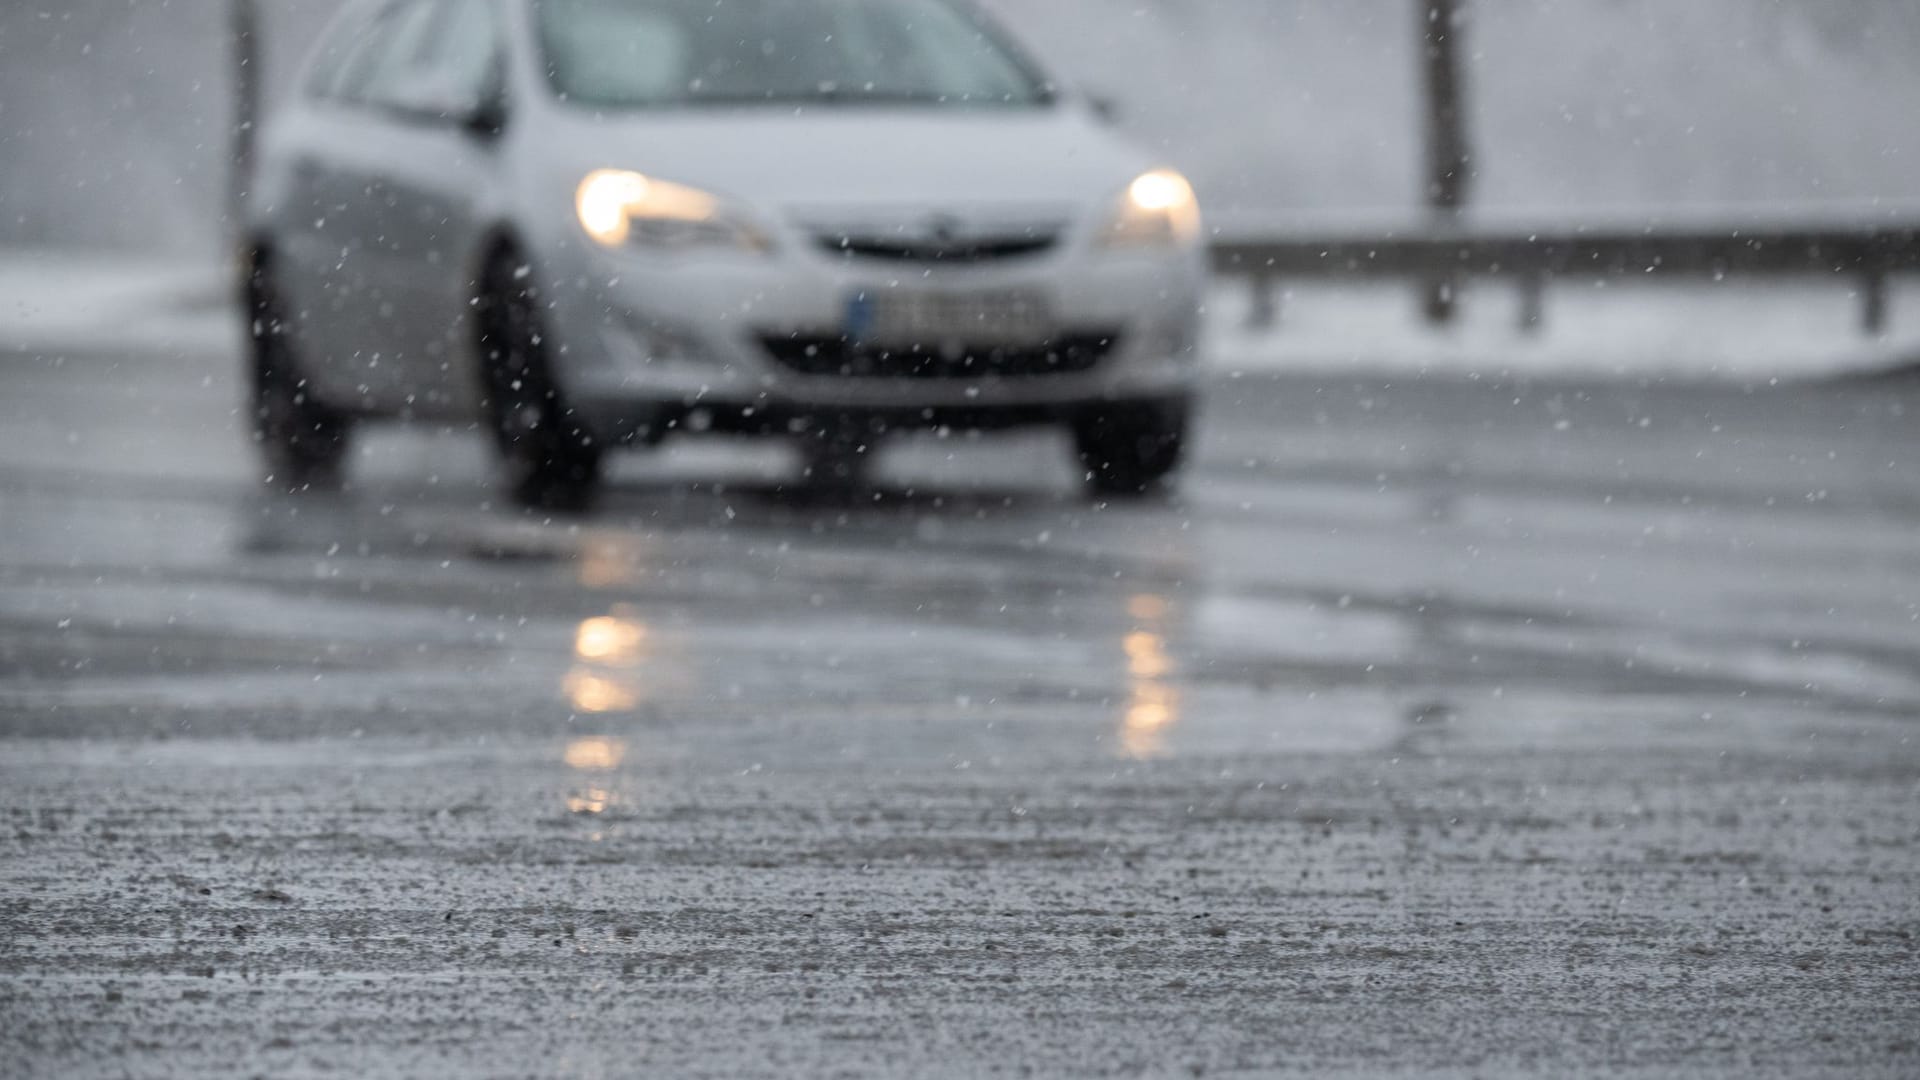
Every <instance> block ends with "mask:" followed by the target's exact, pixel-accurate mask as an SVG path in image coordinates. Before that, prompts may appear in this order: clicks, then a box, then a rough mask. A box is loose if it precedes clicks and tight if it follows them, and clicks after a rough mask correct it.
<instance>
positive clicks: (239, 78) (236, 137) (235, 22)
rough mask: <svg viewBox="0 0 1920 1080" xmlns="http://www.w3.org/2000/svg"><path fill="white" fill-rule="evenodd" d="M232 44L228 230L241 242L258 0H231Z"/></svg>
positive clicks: (252, 130)
mask: <svg viewBox="0 0 1920 1080" xmlns="http://www.w3.org/2000/svg"><path fill="white" fill-rule="evenodd" d="M231 5H232V6H231V8H230V9H229V16H228V17H229V26H230V34H231V37H230V43H231V46H232V48H233V63H234V69H233V73H234V81H233V143H232V153H233V161H232V162H231V163H230V168H231V171H230V172H229V173H228V188H227V231H228V235H229V236H230V237H232V238H233V239H234V241H235V243H236V245H237V244H238V242H239V238H240V231H241V229H242V227H243V226H242V223H243V221H244V220H245V217H244V211H245V207H246V199H247V189H248V187H249V186H250V185H251V184H252V183H253V148H254V140H255V137H256V132H257V125H258V122H259V119H260V10H259V6H258V0H231Z"/></svg>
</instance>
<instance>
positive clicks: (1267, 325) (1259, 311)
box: [1247, 271, 1280, 330]
mask: <svg viewBox="0 0 1920 1080" xmlns="http://www.w3.org/2000/svg"><path fill="white" fill-rule="evenodd" d="M1247 287H1248V288H1249V289H1251V290H1252V294H1251V295H1252V300H1253V303H1252V305H1251V306H1250V307H1248V309H1247V328H1248V329H1250V330H1271V329H1273V327H1274V325H1275V324H1276V323H1278V322H1279V321H1280V297H1279V294H1278V293H1277V292H1276V291H1275V290H1276V289H1277V287H1278V286H1277V284H1276V283H1275V281H1274V280H1273V275H1272V274H1269V273H1266V272H1264V271H1256V272H1255V273H1254V275H1253V276H1252V277H1250V278H1248V279H1247Z"/></svg>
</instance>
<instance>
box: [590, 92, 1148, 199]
mask: <svg viewBox="0 0 1920 1080" xmlns="http://www.w3.org/2000/svg"><path fill="white" fill-rule="evenodd" d="M553 130H554V131H555V133H556V134H558V135H559V136H560V137H561V138H563V139H565V141H566V143H567V144H568V145H567V146H566V150H567V151H568V153H566V154H565V155H564V156H566V157H567V158H568V159H570V160H573V161H574V162H575V163H576V164H577V166H578V167H579V168H580V169H581V170H582V175H584V171H585V170H590V169H594V168H626V169H634V170H636V171H639V172H643V173H647V174H650V175H653V176H657V177H660V178H661V179H666V180H673V181H675V182H678V183H684V184H690V185H693V186H696V187H700V188H704V189H706V190H708V191H711V192H713V193H715V194H718V195H721V196H723V197H726V198H730V199H735V200H740V201H743V202H745V203H746V204H748V205H750V206H752V207H755V208H758V209H762V210H768V211H774V212H779V213H783V214H787V215H792V216H797V217H809V216H813V217H820V216H831V215H836V214H845V213H850V212H859V211H864V210H887V209H914V208H926V207H943V208H944V207H951V208H960V209H963V208H966V207H972V206H983V207H1021V208H1032V209H1035V210H1043V211H1047V212H1062V213H1071V212H1074V211H1076V210H1078V209H1081V208H1084V207H1086V206H1089V205H1093V204H1097V203H1101V202H1103V201H1104V200H1106V199H1108V198H1111V197H1113V196H1114V195H1115V194H1116V193H1117V192H1119V191H1120V190H1122V189H1123V188H1124V187H1125V186H1126V184H1127V183H1128V182H1129V181H1130V180H1132V179H1133V178H1134V177H1135V176H1137V175H1139V173H1140V172H1142V171H1144V170H1145V169H1147V168H1150V167H1152V165H1153V164H1155V163H1154V162H1152V161H1151V160H1150V159H1148V158H1147V157H1146V156H1145V155H1143V154H1140V153H1139V152H1137V151H1135V150H1133V149H1131V148H1130V147H1128V146H1127V145H1126V144H1125V143H1123V142H1122V141H1120V140H1119V139H1117V138H1115V137H1114V136H1113V135H1112V134H1111V133H1109V132H1108V131H1106V130H1105V129H1103V128H1101V127H1100V126H1098V125H1097V124H1095V123H1094V122H1092V121H1090V120H1089V119H1087V118H1086V117H1084V116H1082V115H1081V114H1079V113H1078V112H1077V111H1075V110H1071V109H1066V108H1057V109H1045V110H1022V111H1017V112H1012V111H1005V112H1003V111H985V110H982V111H962V110H953V111H950V112H943V111H939V110H925V109H920V110H908V109H897V110H889V109H876V108H854V107H845V106H821V107H815V108H812V109H808V110H804V111H802V112H801V113H800V114H795V113H794V112H791V111H786V110H781V111H777V112H776V111H772V110H752V111H749V110H683V111H676V112H673V113H646V114H642V113H629V114H622V115H617V116H607V117H584V118H573V117H569V118H567V119H566V120H565V121H564V122H563V123H562V124H561V125H558V126H557V128H556V129H553Z"/></svg>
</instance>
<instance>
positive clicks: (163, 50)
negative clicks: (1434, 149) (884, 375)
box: [0, 0, 1920, 253]
mask: <svg viewBox="0 0 1920 1080" xmlns="http://www.w3.org/2000/svg"><path fill="white" fill-rule="evenodd" d="M334 6H335V5H334V4H333V3H332V2H331V0H264V7H265V18H266V24H267V26H266V32H265V37H266V43H265V47H266V75H267V79H268V82H269V83H270V84H272V85H275V86H277V85H279V84H280V83H281V82H282V81H284V79H285V78H286V76H287V73H288V71H289V70H290V68H291V66H292V65H293V64H294V63H295V58H296V56H297V54H298V52H299V50H300V49H301V48H302V47H304V45H305V44H306V43H308V42H311V41H312V40H313V36H314V34H315V33H316V32H317V29H318V27H319V26H320V24H322V23H323V22H324V20H325V19H326V18H327V16H328V14H329V13H330V11H331V10H332V9H333V7H334ZM991 6H993V7H994V8H995V9H997V10H998V11H999V12H1000V13H1001V14H1002V15H1003V17H1004V18H1005V19H1006V20H1007V21H1008V22H1009V23H1010V24H1011V25H1012V26H1013V27H1014V28H1015V29H1016V30H1017V31H1019V32H1020V33H1021V34H1022V35H1023V36H1024V37H1025V38H1026V39H1027V40H1028V41H1029V42H1030V43H1032V44H1033V45H1034V46H1035V47H1036V48H1037V49H1038V51H1040V52H1041V53H1042V54H1043V55H1044V56H1045V58H1046V59H1048V60H1049V61H1051V63H1052V64H1053V65H1054V66H1055V67H1056V69H1057V70H1059V71H1060V72H1062V73H1064V75H1065V76H1066V77H1067V78H1069V79H1071V80H1074V81H1076V82H1078V83H1080V84H1081V85H1082V86H1084V87H1086V88H1088V89H1090V90H1092V91H1095V92H1097V93H1100V94H1102V95H1105V96H1107V97H1110V98H1112V99H1113V100H1114V101H1116V102H1117V103H1118V104H1119V106H1120V113H1121V122H1122V124H1123V126H1125V127H1126V128H1128V129H1129V130H1130V131H1131V132H1133V133H1134V134H1135V135H1136V136H1137V137H1140V138H1142V139H1144V140H1146V141H1148V142H1150V143H1151V144H1154V145H1158V146H1162V147H1164V148H1165V150H1166V154H1167V157H1168V158H1169V159H1170V160H1171V161H1172V162H1174V163H1175V164H1177V165H1179V166H1181V167H1182V168H1184V169H1186V170H1187V171H1188V172H1189V173H1190V174H1191V175H1192V176H1193V177H1194V178H1195V180H1196V183H1197V185H1198V187H1199V189H1200V192H1201V195H1202V197H1203V199H1204V200H1205V202H1206V205H1207V206H1208V207H1209V209H1210V211H1211V212H1212V213H1213V215H1214V217H1215V219H1216V221H1219V222H1237V221H1242V220H1254V221H1258V220H1261V219H1263V218H1270V217H1273V216H1275V215H1287V216H1294V215H1301V214H1313V213H1330V212H1335V211H1338V212H1344V213H1356V212H1357V213H1365V214H1373V213H1375V212H1380V211H1391V210H1395V209H1406V208H1410V207H1412V206H1414V205H1416V204H1417V203H1418V201H1419V200H1420V198H1421V196H1422V183H1421V179H1420V176H1421V156H1420V155H1421V143H1420V119H1421V102H1420V96H1419V95H1420V89H1421V87H1420V68H1419V63H1418V48H1419V44H1420V38H1421V32H1422V26H1421V23H1420V18H1419V12H1418V10H1417V5H1414V4H1411V3H1408V2H1406V0H1342V2H1337V3H1336V2H1328V0H1204V2H1200V3H1194V2H1188V0H1020V2H1013V0H996V2H995V3H993V4H992V5H991ZM1470 6H1471V19H1472V21H1471V30H1470V33H1469V34H1468V35H1467V39H1466V43H1465V54H1464V56H1463V57H1462V59H1463V60H1464V61H1465V65H1466V68H1467V87H1466V90H1467V100H1468V114H1469V130H1470V132H1471V136H1472V139H1473V142H1474V149H1475V170H1474V179H1473V200H1474V202H1475V203H1476V204H1477V205H1479V206H1481V207H1484V208H1487V209H1488V210H1493V211H1514V212H1521V211H1525V212H1529V213H1531V212H1533V211H1540V212H1541V213H1542V215H1543V216H1544V215H1550V216H1553V217H1556V218H1563V219H1575V218H1578V217H1579V216H1581V215H1582V214H1606V215H1617V214H1618V213H1619V212H1621V211H1622V210H1628V211H1631V210H1633V209H1635V208H1662V209H1667V208H1675V207H1690V206H1702V205H1705V206H1714V205H1727V204H1753V203H1762V204H1779V203H1791V204H1796V205H1804V204H1813V203H1818V204H1831V205H1845V206H1855V205H1860V204H1873V203H1875V202H1879V203H1887V202H1902V201H1905V202H1920V124H1916V123H1915V122H1914V117H1915V116H1916V115H1920V64H1916V63H1915V62H1914V58H1915V57H1916V55H1920V5H1917V4H1914V3H1913V2H1912V0H1820V2H1818V3H1806V2H1802V0H1687V2H1685V3H1674V2H1672V0H1474V2H1473V3H1472V4H1471V5H1470ZM226 17H227V5H226V4H225V3H223V2H221V0H141V2H138V3H122V2H115V3H85V4H45V3H27V2H23V0H10V2H8V3H6V4H4V5H0V244H9V245H30V246H34V247H48V246H60V247H66V246H74V245H78V246H85V247H93V248H110V249H129V250H137V251H168V252H184V253H208V252H209V251H210V248H211V247H212V245H214V244H216V243H217V238H218V236H219V233H218V230H216V229H214V228H212V225H213V223H214V222H215V221H216V220H217V219H218V217H219V215H220V213H221V204H222V197H223V191H224V185H225V183H226V161H227V150H228V134H227V126H226V125H227V120H228V117H229V115H230V108H231V101H230V93H229V85H230V80H229V72H228V59H227V58H228V52H227V45H226V40H225V37H224V26H225V20H226Z"/></svg>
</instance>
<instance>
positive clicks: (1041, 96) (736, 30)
mask: <svg viewBox="0 0 1920 1080" xmlns="http://www.w3.org/2000/svg"><path fill="white" fill-rule="evenodd" d="M537 8H538V20H539V33H540V41H541V44H542V47H543V50H544V53H545V59H546V67H547V75H548V78H549V80H550V81H551V82H552V85H553V88H554V90H555V92H557V93H558V94H559V95H560V96H561V97H562V98H563V99H564V100H567V101H570V102H574V103H576V104H580V105H586V106H590V107H595V108H656V107H672V106H695V105H731V104H787V105H790V104H796V103H816V102H817V103H828V104H833V103H852V104H861V103H872V104H906V105H924V106H932V107H949V108H951V107H989V108H991V107H1015V108H1017V107H1025V106H1037V105H1043V104H1046V103H1047V102H1048V101H1049V100H1050V98H1051V94H1050V91H1049V89H1048V87H1047V85H1046V84H1045V82H1044V81H1042V79H1041V78H1040V77H1039V76H1038V75H1037V74H1036V73H1035V72H1034V70H1033V68H1032V67H1031V66H1030V65H1029V64H1028V63H1027V62H1026V61H1025V59H1024V58H1022V57H1021V56H1020V55H1019V54H1018V53H1017V52H1015V51H1014V50H1013V49H1012V48H1011V47H1010V46H1009V45H1008V44H1007V43H1006V42H1005V41H1003V40H1002V39H1001V38H999V37H998V36H997V35H996V34H995V32H994V31H993V29H992V28H991V27H990V26H988V25H986V24H985V23H984V22H982V21H981V19H980V18H979V17H978V16H976V15H974V14H972V13H970V12H969V11H967V10H965V9H961V8H958V7H955V6H952V5H950V4H949V3H947V2H946V0H806V2H804V3H800V2H795V0H538V4H537Z"/></svg>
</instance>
